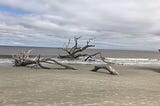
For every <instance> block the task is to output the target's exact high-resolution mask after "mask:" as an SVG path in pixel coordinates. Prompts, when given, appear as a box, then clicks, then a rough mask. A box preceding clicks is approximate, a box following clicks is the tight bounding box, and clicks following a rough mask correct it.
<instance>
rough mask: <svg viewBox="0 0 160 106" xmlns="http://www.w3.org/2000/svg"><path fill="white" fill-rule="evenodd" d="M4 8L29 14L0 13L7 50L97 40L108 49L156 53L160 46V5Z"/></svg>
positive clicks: (56, 2) (64, 1)
mask: <svg viewBox="0 0 160 106" xmlns="http://www.w3.org/2000/svg"><path fill="white" fill-rule="evenodd" d="M154 1H155V2H154ZM0 6H7V7H10V8H11V9H13V10H14V9H15V10H21V11H24V12H28V14H23V15H21V16H16V15H11V13H10V11H5V12H0V42H3V44H4V43H5V42H8V41H10V42H11V41H12V42H16V44H18V43H19V44H24V45H28V44H29V43H32V44H33V45H40V43H41V44H42V43H43V45H44V46H45V45H46V46H54V43H56V44H57V45H58V46H61V45H63V42H67V40H68V39H69V38H71V37H73V36H75V35H77V36H82V38H83V39H88V38H95V43H96V44H97V47H104V48H108V46H109V47H110V48H111V47H112V46H113V49H149V50H156V49H158V48H159V45H160V38H159V34H160V25H159V24H158V22H159V21H160V13H159V9H160V3H159V2H158V1H157V0H152V1H150V0H141V1H139V0H52V1H51V0H34V1H33V0H27V1H26V0H3V1H2V0H1V1H0ZM12 12H13V11H12ZM9 37H12V38H9ZM8 39H9V40H8ZM102 42H103V43H102ZM1 44H2V43H1ZM13 44H14V43H13ZM57 45H56V46H57Z"/></svg>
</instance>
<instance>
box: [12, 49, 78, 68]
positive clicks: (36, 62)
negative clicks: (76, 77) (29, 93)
mask: <svg viewBox="0 0 160 106" xmlns="http://www.w3.org/2000/svg"><path fill="white" fill-rule="evenodd" d="M30 52H31V50H29V51H27V52H21V53H20V54H18V55H12V58H13V59H14V66H15V67H20V66H28V65H33V66H34V67H41V68H43V69H51V68H49V67H46V66H43V65H42V63H48V64H57V65H60V66H62V67H63V68H64V69H72V70H76V69H75V68H73V67H71V66H68V65H64V64H62V63H60V62H58V61H56V60H54V59H52V58H42V59H41V57H40V55H39V56H37V57H35V58H30ZM33 66H32V67H33Z"/></svg>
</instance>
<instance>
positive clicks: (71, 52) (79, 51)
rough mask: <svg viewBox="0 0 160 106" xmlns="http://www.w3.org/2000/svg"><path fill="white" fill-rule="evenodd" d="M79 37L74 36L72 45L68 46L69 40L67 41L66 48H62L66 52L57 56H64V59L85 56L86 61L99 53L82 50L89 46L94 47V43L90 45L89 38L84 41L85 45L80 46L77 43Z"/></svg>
mask: <svg viewBox="0 0 160 106" xmlns="http://www.w3.org/2000/svg"><path fill="white" fill-rule="evenodd" d="M80 38H81V37H74V45H73V47H71V48H69V45H70V42H71V40H69V41H68V44H67V46H66V48H63V49H62V50H63V51H65V52H66V53H67V54H66V55H59V58H65V59H78V58H79V57H87V58H86V59H85V61H87V60H88V59H89V58H92V57H93V56H95V55H97V54H99V53H94V54H88V53H84V51H85V50H86V49H88V48H90V47H95V45H91V44H90V42H91V39H89V40H88V41H87V43H86V45H85V46H83V47H81V46H79V45H78V40H79V39H80Z"/></svg>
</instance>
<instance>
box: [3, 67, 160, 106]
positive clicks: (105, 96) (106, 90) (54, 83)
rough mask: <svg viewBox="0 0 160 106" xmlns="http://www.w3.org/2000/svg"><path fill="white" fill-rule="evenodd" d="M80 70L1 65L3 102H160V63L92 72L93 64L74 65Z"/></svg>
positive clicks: (8, 105)
mask: <svg viewBox="0 0 160 106" xmlns="http://www.w3.org/2000/svg"><path fill="white" fill-rule="evenodd" d="M71 66H74V67H76V68H78V70H58V69H50V70H45V69H38V70H37V69H32V68H28V67H12V66H11V64H10V65H3V66H1V67H0V105H1V106H159V105H160V89H159V88H160V77H159V75H160V70H159V69H160V67H159V66H158V65H144V66H122V65H114V66H113V68H115V69H116V71H118V72H119V75H117V76H115V75H110V74H108V73H107V72H106V70H99V72H91V71H89V70H91V69H92V68H93V66H94V65H80V64H79V65H78V64H77V65H71Z"/></svg>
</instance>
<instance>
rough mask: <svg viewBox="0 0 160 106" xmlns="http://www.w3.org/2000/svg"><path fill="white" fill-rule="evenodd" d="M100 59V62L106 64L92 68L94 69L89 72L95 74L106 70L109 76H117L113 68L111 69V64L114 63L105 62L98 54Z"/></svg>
mask: <svg viewBox="0 0 160 106" xmlns="http://www.w3.org/2000/svg"><path fill="white" fill-rule="evenodd" d="M100 58H101V60H102V61H103V62H104V63H106V64H104V65H97V66H94V68H93V69H92V70H91V71H93V72H97V71H98V70H99V69H105V70H107V71H108V72H109V73H110V74H111V75H118V74H119V73H118V72H117V71H115V69H114V68H112V67H111V64H115V63H112V62H108V61H105V58H104V57H102V54H101V53H100Z"/></svg>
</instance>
